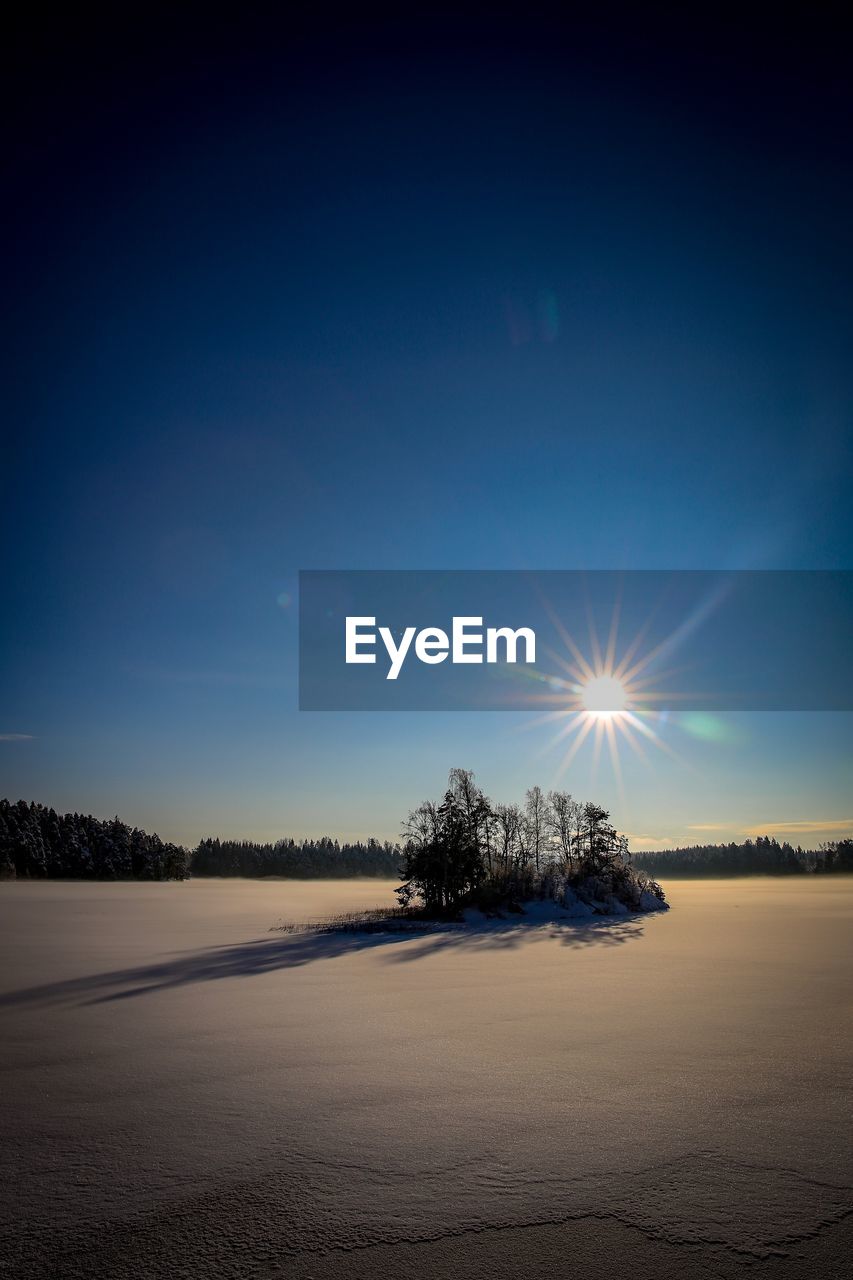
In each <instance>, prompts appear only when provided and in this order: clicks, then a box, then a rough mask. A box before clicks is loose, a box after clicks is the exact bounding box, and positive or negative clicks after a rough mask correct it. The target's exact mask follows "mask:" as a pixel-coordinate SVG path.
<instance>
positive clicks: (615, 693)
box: [580, 675, 628, 719]
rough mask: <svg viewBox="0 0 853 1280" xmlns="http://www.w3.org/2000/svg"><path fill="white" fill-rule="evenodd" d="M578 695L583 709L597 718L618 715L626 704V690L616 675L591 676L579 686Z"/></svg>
mask: <svg viewBox="0 0 853 1280" xmlns="http://www.w3.org/2000/svg"><path fill="white" fill-rule="evenodd" d="M580 696H581V702H582V703H583V707H584V710H585V711H587V712H588V713H589V714H590V715H593V716H596V717H598V718H606V719H610V718H611V717H612V716H618V715H619V714H620V713H621V712H624V711H625V710H626V709H627V706H628V693H627V690H626V689H625V686H624V685H623V683H622V681H621V680H619V679H618V678H617V677H616V676H608V675H600V676H593V678H592V679H591V680H587V681H586V682H585V683H584V684H583V685H582V686H581V690H580Z"/></svg>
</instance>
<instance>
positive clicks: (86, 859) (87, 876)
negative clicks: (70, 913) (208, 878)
mask: <svg viewBox="0 0 853 1280" xmlns="http://www.w3.org/2000/svg"><path fill="white" fill-rule="evenodd" d="M188 875H189V853H188V851H187V850H186V849H184V848H182V847H181V846H180V845H176V844H167V843H166V842H165V841H163V840H161V839H160V837H159V836H157V835H148V834H147V832H145V831H140V830H139V829H138V828H136V827H133V828H132V827H129V826H128V825H127V823H125V822H119V820H118V818H112V819H108V820H107V821H101V819H99V818H93V817H92V816H91V815H90V814H82V813H64V814H59V813H57V812H56V810H55V809H48V808H46V807H45V806H44V805H43V804H28V803H27V802H26V801H25V800H19V801H18V802H17V804H11V803H10V802H9V801H8V800H0V878H7V879H11V878H14V877H16V876H21V877H29V878H32V879H44V878H47V877H51V878H58V879H64V880H184V879H186V877H187V876H188Z"/></svg>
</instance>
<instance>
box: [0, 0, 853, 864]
mask: <svg viewBox="0 0 853 1280" xmlns="http://www.w3.org/2000/svg"><path fill="white" fill-rule="evenodd" d="M155 18H156V13H155V14H154V17H149V18H146V17H145V16H134V15H126V16H124V18H122V19H121V20H119V19H114V20H113V22H114V24H115V25H114V26H113V27H109V26H106V25H92V26H91V27H88V28H87V27H86V25H85V24H86V22H87V21H90V22H92V24H94V22H95V20H94V19H91V20H90V19H86V18H82V19H78V20H77V22H76V23H75V24H73V25H72V24H71V23H69V26H68V27H67V28H64V29H63V28H51V29H49V30H47V31H45V30H43V29H42V30H36V29H35V28H27V27H22V28H21V29H20V30H19V31H18V32H17V34H16V40H17V43H16V44H15V45H14V51H15V64H16V67H17V74H16V75H15V76H13V78H12V82H11V96H12V108H13V119H14V124H15V128H14V135H13V146H12V153H11V157H10V161H11V163H10V174H11V182H12V192H11V199H10V200H8V201H7V204H9V205H10V207H11V218H10V224H11V229H10V231H9V232H8V233H7V234H8V239H7V248H8V249H9V251H10V252H9V257H10V269H9V272H8V275H9V290H8V293H9V300H10V305H9V308H8V318H7V326H6V333H5V335H4V352H5V359H6V361H7V365H8V369H7V378H6V379H5V380H4V381H5V382H6V385H7V387H8V388H9V397H8V399H9V403H8V406H7V412H6V414H4V419H5V423H6V425H5V427H4V445H3V457H4V466H3V467H2V477H0V481H1V482H2V486H3V493H2V510H1V511H0V524H2V545H3V547H4V550H5V555H4V569H5V571H4V592H3V595H4V603H5V608H4V611H3V616H4V620H3V624H2V631H1V632H0V664H2V666H1V668H0V670H1V671H2V678H0V793H2V794H4V795H7V796H9V798H11V799H13V800H14V799H17V798H25V799H28V800H30V799H32V800H39V801H41V802H43V803H47V804H50V805H53V806H54V807H56V808H57V809H60V810H71V809H74V810H82V811H85V812H89V811H91V812H93V813H95V814H97V815H99V816H109V815H112V814H114V813H118V814H119V816H121V817H122V818H123V819H124V820H126V821H129V822H131V823H133V824H136V825H140V826H143V827H145V828H147V829H149V830H152V829H153V830H157V831H159V833H160V834H161V835H162V836H164V837H165V838H170V839H177V840H180V841H183V842H186V843H188V844H194V843H195V842H196V841H197V840H198V839H199V838H200V837H202V836H204V835H208V834H218V835H221V836H244V837H247V838H258V839H274V838H276V837H278V836H282V835H288V834H293V835H320V834H324V833H330V834H333V835H338V836H364V835H367V834H371V833H373V834H377V835H379V836H382V837H394V836H395V835H396V833H397V831H398V830H399V825H400V822H401V820H402V818H403V817H404V816H405V814H406V812H407V811H408V810H409V809H410V808H412V807H414V806H415V805H416V804H417V803H419V802H420V800H421V799H423V798H424V797H425V796H427V795H436V794H438V793H440V791H441V790H442V787H443V783H444V779H445V777H446V773H447V770H448V769H449V768H450V767H451V766H455V765H461V766H464V767H468V768H472V769H474V771H475V772H476V773H477V775H478V778H479V780H480V781H481V783H482V785H483V786H484V788H485V789H486V791H487V792H488V793H489V794H491V795H492V796H494V797H495V798H500V799H511V798H521V797H522V796H523V792H524V790H525V788H526V787H528V786H530V785H532V784H533V783H534V782H539V783H540V784H541V785H542V786H543V787H546V788H547V787H549V786H552V785H559V786H562V787H566V788H567V789H569V790H572V791H573V792H574V793H575V794H576V795H579V796H581V797H582V798H595V799H597V800H598V801H600V802H601V803H603V804H605V805H606V806H607V807H608V808H610V809H612V811H613V814H614V818H615V819H616V821H617V824H618V825H619V827H620V829H622V830H625V831H627V832H629V834H630V835H631V837H632V841H633V843H634V844H635V846H636V847H643V846H645V847H664V846H665V845H670V844H673V843H693V842H695V841H696V840H697V839H698V840H699V841H701V842H704V841H705V840H708V839H713V840H717V839H720V840H722V839H729V838H737V836H739V835H741V834H742V833H744V832H758V831H765V830H771V829H772V830H774V831H776V832H778V833H779V834H787V835H789V836H791V837H792V838H793V839H794V842H795V843H797V842H800V843H803V844H804V845H808V844H812V845H813V844H815V843H816V842H817V841H818V840H820V839H831V838H833V837H836V836H837V835H839V834H843V833H844V832H845V831H849V830H850V829H851V828H853V787H851V778H853V732H852V731H853V721H851V717H850V715H849V714H842V713H820V714H817V713H813V714H807V713H796V714H795V713H784V712H774V713H764V714H745V713H741V714H731V715H728V716H719V717H711V718H707V717H706V719H705V720H704V721H702V720H701V718H700V719H699V720H697V719H696V718H695V717H694V718H693V719H692V720H691V718H690V717H689V716H685V715H678V714H672V715H670V716H669V717H668V718H667V720H666V722H665V723H664V724H661V725H658V726H657V729H658V731H659V734H660V737H661V739H662V741H664V743H665V746H666V748H668V749H667V750H658V749H657V748H656V749H655V750H654V751H653V752H652V753H651V755H650V758H649V760H648V761H646V762H643V761H641V760H639V759H638V758H636V757H635V756H634V755H633V754H632V753H631V752H629V751H626V752H625V753H624V755H623V758H622V781H621V785H620V784H619V781H618V779H617V778H616V776H615V774H614V771H613V768H612V765H611V764H610V762H609V761H608V760H607V758H603V759H601V760H599V761H598V764H597V766H596V763H595V761H594V760H593V758H592V757H593V753H592V752H579V753H578V755H577V756H576V757H575V759H574V760H573V761H572V763H571V765H570V767H569V768H568V769H566V768H565V767H564V763H565V754H566V753H565V745H564V743H560V742H556V743H555V742H553V738H554V736H555V735H554V730H553V726H542V725H539V726H536V725H533V726H531V724H530V720H531V717H530V716H529V715H527V716H525V715H522V714H518V713H508V712H507V713H441V712H418V713H403V712H400V713H388V714H383V713H340V714H336V713H310V712H299V711H298V710H297V692H298V691H297V675H298V673H297V657H298V655H297V625H298V616H297V613H298V598H297V574H298V571H299V570H300V569H317V568H333V569H356V568H358V569H435V568H489V569H502V568H506V569H578V568H580V569H614V568H619V569H643V568H663V569H687V568H710V569H720V568H722V569H733V568H736V569H740V568H749V569H764V568H784V569H850V568H853V507H851V503H850V498H849V493H850V478H851V467H853V430H851V405H852V404H853V359H851V355H853V352H851V337H852V336H853V326H852V325H851V298H853V288H851V286H853V260H852V259H853V249H851V240H850V236H849V227H850V226H851V225H853V178H851V173H853V169H851V164H850V161H851V156H850V145H851V144H850V138H849V136H848V134H849V131H848V130H847V129H846V127H845V124H846V120H847V119H849V115H850V108H851V105H853V104H851V102H850V98H851V92H852V91H851V87H850V84H849V77H848V76H847V74H846V68H845V59H844V57H843V46H842V45H841V44H840V43H839V40H838V38H837V33H836V32H833V31H832V30H831V29H829V28H828V27H827V26H826V24H825V22H824V23H823V25H822V24H821V22H820V21H817V22H815V23H814V24H813V25H812V26H811V27H810V29H809V31H808V32H803V31H802V30H800V29H798V28H797V27H795V26H793V25H792V26H791V28H790V29H786V28H784V27H783V26H782V25H780V24H777V26H776V27H775V29H774V31H773V32H772V33H768V32H761V31H758V30H755V31H753V30H750V29H749V28H748V27H745V26H743V25H741V26H739V27H738V28H736V29H733V30H728V31H726V30H722V29H719V30H712V29H710V28H706V29H704V30H702V29H699V28H695V29H694V28H691V27H689V26H688V25H687V24H686V20H684V19H678V18H675V17H673V16H672V15H670V16H669V18H667V19H666V20H663V19H661V20H657V19H656V18H655V17H654V16H653V14H652V12H651V11H649V12H648V13H646V15H645V17H644V20H643V22H642V23H640V22H639V20H638V19H633V20H631V19H626V18H625V17H624V15H622V16H618V15H616V16H613V15H603V16H602V17H601V19H600V21H598V22H596V20H594V19H586V20H584V22H581V21H580V20H578V19H572V20H571V21H569V20H568V19H567V18H566V16H565V14H563V16H562V17H560V16H559V14H558V11H557V10H553V11H549V10H548V9H546V8H542V9H541V10H540V9H538V8H537V7H536V6H534V7H532V8H531V9H530V11H529V12H527V13H526V14H524V15H520V14H519V13H517V12H512V11H510V10H508V9H507V10H503V9H501V7H500V6H498V7H497V8H496V9H495V10H494V11H493V12H492V14H491V16H490V17H489V18H488V19H484V18H481V17H478V16H477V15H476V13H475V11H474V10H473V9H472V10H470V11H469V10H468V9H466V8H465V6H462V7H461V8H459V7H458V6H457V7H456V8H455V9H454V10H453V11H451V10H450V9H449V8H444V7H442V6H433V7H432V9H431V11H430V12H429V13H428V14H427V13H424V14H422V15H421V14H420V13H419V10H418V8H417V6H415V8H414V9H413V10H412V11H411V13H410V14H409V16H407V17H406V18H399V17H398V18H397V19H396V20H395V21H392V20H390V19H388V18H387V17H382V16H381V15H379V14H378V11H377V13H375V14H374V13H373V12H372V11H370V10H369V9H368V10H364V11H362V12H361V13H360V14H359V15H357V16H356V15H352V16H350V18H349V19H347V20H345V21H344V20H342V21H341V22H340V23H339V24H338V25H335V24H334V23H333V22H331V21H329V20H324V23H323V24H322V25H321V24H319V23H318V24H316V25H315V24H314V23H313V22H312V20H311V18H310V17H308V16H302V15H300V13H299V12H298V10H294V15H293V16H292V17H291V18H290V19H289V20H288V21H287V23H285V21H284V19H282V20H280V22H279V24H278V25H277V26H271V25H270V23H269V21H268V20H264V19H262V18H259V17H256V16H255V15H254V12H253V10H252V9H251V6H250V7H249V8H247V9H246V11H245V12H244V13H241V15H240V17H239V19H235V18H232V20H231V23H232V25H227V24H223V25H221V26H217V25H215V23H214V22H213V21H212V20H211V19H210V18H209V16H208V19H207V20H206V21H201V22H197V23H193V22H191V21H190V20H189V19H187V20H186V22H185V23H181V22H173V23H171V24H169V25H164V24H162V23H158V22H157V21H155ZM804 660H807V655H804Z"/></svg>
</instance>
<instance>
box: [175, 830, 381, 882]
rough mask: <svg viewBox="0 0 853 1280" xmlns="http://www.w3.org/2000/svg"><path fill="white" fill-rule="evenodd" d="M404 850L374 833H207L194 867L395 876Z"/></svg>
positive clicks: (241, 872)
mask: <svg viewBox="0 0 853 1280" xmlns="http://www.w3.org/2000/svg"><path fill="white" fill-rule="evenodd" d="M400 856H401V855H400V849H399V848H398V846H397V845H394V844H389V843H388V842H385V843H384V844H380V842H379V841H378V840H372V839H371V840H367V841H356V842H351V843H349V842H348V843H345V844H340V843H339V842H338V841H337V840H331V839H329V838H328V837H327V836H326V837H323V838H322V839H320V840H277V841H276V843H275V844H256V843H254V842H252V841H250V840H239V841H238V840H211V839H207V840H202V841H201V843H200V844H199V845H198V848H197V849H195V850H194V852H193V855H192V862H191V864H190V869H191V871H192V874H193V875H194V876H287V877H289V878H292V879H297V880H329V879H339V880H345V879H349V878H351V877H353V876H382V877H384V878H385V879H388V880H393V879H394V878H395V876H397V875H399V873H400Z"/></svg>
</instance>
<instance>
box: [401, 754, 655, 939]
mask: <svg viewBox="0 0 853 1280" xmlns="http://www.w3.org/2000/svg"><path fill="white" fill-rule="evenodd" d="M402 875H403V878H404V882H403V884H402V885H401V886H400V888H399V889H398V890H397V896H398V898H399V900H400V903H401V904H402V905H403V906H409V904H410V903H411V902H412V901H413V900H415V899H417V900H419V901H420V902H421V903H422V904H423V906H424V908H425V909H426V910H427V911H428V912H430V913H437V914H452V913H454V912H456V911H458V910H459V909H460V907H461V906H463V905H465V904H467V903H474V902H476V903H477V904H478V905H483V904H484V903H485V904H488V903H489V902H490V901H492V902H497V901H507V900H508V901H524V900H526V899H530V898H534V897H544V896H549V895H552V890H553V888H554V886H555V884H557V883H558V882H559V883H560V884H561V885H562V886H565V885H566V884H568V885H570V886H580V885H585V884H586V885H589V886H590V888H591V892H599V893H600V894H601V895H603V896H608V895H615V896H617V897H618V899H619V900H620V901H621V902H623V903H625V904H632V903H637V902H639V899H640V897H641V895H642V894H643V892H646V891H649V892H652V893H653V894H655V896H658V897H659V898H660V899H661V901H662V900H663V895H662V893H661V891H660V886H658V885H656V884H655V883H654V882H653V881H649V880H647V878H646V876H645V875H644V874H639V873H637V872H636V871H635V870H634V868H633V867H632V866H631V865H630V857H629V854H628V842H627V839H626V837H625V836H622V835H619V834H618V833H617V832H616V830H615V828H614V827H613V826H612V825H611V823H610V815H609V813H608V812H607V810H606V809H602V808H601V806H600V805H597V804H590V803H582V802H581V801H578V800H575V799H574V798H573V797H572V796H570V795H569V794H568V793H567V792H565V791H550V792H549V793H548V794H547V795H546V794H545V793H544V792H543V791H542V789H541V787H538V786H537V787H531V789H530V790H529V791H528V792H527V794H526V797H525V803H524V805H523V806H519V805H517V804H493V803H492V802H491V801H490V800H489V799H488V797H487V796H485V795H484V794H483V792H482V791H481V789H480V788H479V787H478V786H477V784H476V781H475V779H474V774H473V773H471V772H470V770H467V769H451V771H450V777H449V779H448V787H447V790H446V791H445V793H444V797H443V799H442V800H440V801H432V800H427V801H425V802H424V803H423V804H422V805H420V806H419V807H418V808H417V809H415V810H413V812H412V813H410V814H409V816H408V818H407V819H406V822H405V824H404V827H403V868H402ZM552 896H553V895H552Z"/></svg>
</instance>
